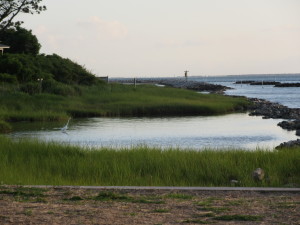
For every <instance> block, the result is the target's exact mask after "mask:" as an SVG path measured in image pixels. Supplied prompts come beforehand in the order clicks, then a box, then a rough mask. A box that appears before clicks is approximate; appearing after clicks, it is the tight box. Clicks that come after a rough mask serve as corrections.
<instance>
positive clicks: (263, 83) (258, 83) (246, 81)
mask: <svg viewBox="0 0 300 225" xmlns="http://www.w3.org/2000/svg"><path fill="white" fill-rule="evenodd" d="M235 84H250V85H279V84H281V83H280V82H277V81H254V80H245V81H237V82H235Z"/></svg>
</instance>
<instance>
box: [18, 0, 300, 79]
mask: <svg viewBox="0 0 300 225" xmlns="http://www.w3.org/2000/svg"><path fill="white" fill-rule="evenodd" d="M42 3H43V4H44V5H46V6H47V11H45V12H42V13H41V14H39V15H21V16H19V17H18V19H21V20H24V22H25V23H24V25H23V26H24V27H25V28H28V29H31V30H32V32H33V34H35V35H36V36H37V37H38V39H39V41H40V43H41V45H42V48H41V52H42V53H46V54H53V53H56V54H58V55H61V56H62V57H65V58H69V59H71V60H74V61H75V62H77V63H79V64H81V65H84V66H85V67H86V68H87V69H88V70H89V71H91V72H93V73H94V74H96V75H97V76H109V77H161V76H164V77H165V76H168V77H173V76H181V75H182V76H183V75H184V71H185V70H188V71H189V75H191V76H196V75H197V76H203V75H204V76H210V75H233V74H274V73H300V13H299V12H300V0H151V1H149V0H109V1H108V0H106V1H104V0H76V1H74V0H43V2H42Z"/></svg>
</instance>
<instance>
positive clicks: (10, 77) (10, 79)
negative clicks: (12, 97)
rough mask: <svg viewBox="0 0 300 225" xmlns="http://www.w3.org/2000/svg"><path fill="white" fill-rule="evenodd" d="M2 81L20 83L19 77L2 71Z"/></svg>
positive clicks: (0, 79) (0, 75)
mask: <svg viewBox="0 0 300 225" xmlns="http://www.w3.org/2000/svg"><path fill="white" fill-rule="evenodd" d="M0 82H6V83H10V84H16V83H18V81H17V77H16V76H14V75H10V74H8V73H0Z"/></svg>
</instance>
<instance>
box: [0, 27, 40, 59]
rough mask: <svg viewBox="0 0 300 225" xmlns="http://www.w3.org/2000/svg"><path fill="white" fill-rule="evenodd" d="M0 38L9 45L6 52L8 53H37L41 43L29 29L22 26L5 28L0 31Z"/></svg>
mask: <svg viewBox="0 0 300 225" xmlns="http://www.w3.org/2000/svg"><path fill="white" fill-rule="evenodd" d="M0 40H1V41H2V42H3V43H5V44H6V45H9V46H10V49H8V50H7V52H10V53H25V54H33V55H37V54H39V51H40V48H41V45H40V43H39V42H38V39H37V37H36V36H35V35H33V34H32V32H31V30H26V29H24V28H22V27H17V28H16V29H12V28H11V29H7V30H5V31H3V32H1V33H0Z"/></svg>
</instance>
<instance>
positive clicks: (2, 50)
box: [0, 44, 10, 55]
mask: <svg viewBox="0 0 300 225" xmlns="http://www.w3.org/2000/svg"><path fill="white" fill-rule="evenodd" d="M5 48H10V47H9V46H8V45H3V44H0V52H1V55H3V52H4V49H5Z"/></svg>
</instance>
